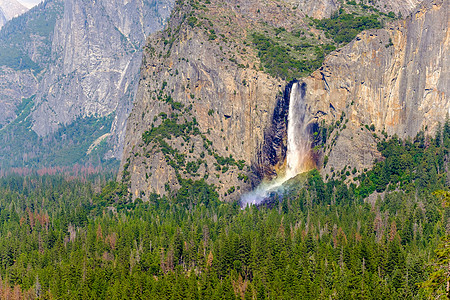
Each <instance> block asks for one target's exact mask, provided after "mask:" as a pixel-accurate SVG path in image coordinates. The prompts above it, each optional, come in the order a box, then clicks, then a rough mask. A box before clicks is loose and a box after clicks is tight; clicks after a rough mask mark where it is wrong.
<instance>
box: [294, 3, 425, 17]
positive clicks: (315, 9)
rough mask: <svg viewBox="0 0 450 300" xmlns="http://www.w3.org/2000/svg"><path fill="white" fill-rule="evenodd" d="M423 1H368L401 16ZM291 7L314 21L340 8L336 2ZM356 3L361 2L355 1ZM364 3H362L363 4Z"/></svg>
mask: <svg viewBox="0 0 450 300" xmlns="http://www.w3.org/2000/svg"><path fill="white" fill-rule="evenodd" d="M422 1H423V0H374V1H370V3H371V4H373V5H374V6H375V7H376V8H378V9H379V10H380V11H382V12H384V13H389V12H394V13H396V14H401V15H402V16H405V17H406V16H407V15H409V14H410V13H411V12H412V11H413V10H414V9H415V8H416V7H417V5H418V4H419V3H420V2H422ZM290 2H291V3H292V5H293V6H294V7H296V8H298V9H299V10H300V11H301V12H303V13H304V14H306V15H308V16H310V17H313V18H315V19H323V18H329V17H330V16H331V15H332V14H333V13H334V12H336V11H337V10H338V9H339V8H340V7H341V2H342V1H338V0H317V1H310V0H290ZM356 2H357V3H361V1H359V0H357V1H356ZM363 3H364V2H363Z"/></svg>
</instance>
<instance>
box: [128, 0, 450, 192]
mask: <svg viewBox="0 0 450 300" xmlns="http://www.w3.org/2000/svg"><path fill="white" fill-rule="evenodd" d="M263 2H264V1H237V2H236V3H232V4H231V3H228V4H225V3H222V2H220V3H219V2H216V1H211V4H209V5H207V6H206V5H200V7H192V6H179V7H178V8H176V9H175V10H174V12H173V14H172V17H171V21H170V23H169V26H168V27H167V28H166V30H165V31H164V32H161V33H158V34H155V35H153V36H152V37H151V38H150V39H149V40H148V42H147V45H148V46H147V48H146V51H145V53H144V62H143V66H142V70H141V79H140V84H139V89H138V94H137V98H136V102H135V105H134V107H133V110H132V112H131V114H130V118H129V121H128V126H127V133H126V141H125V148H124V155H123V160H122V164H121V173H120V175H119V178H120V179H121V180H123V181H124V182H126V183H128V185H129V189H130V191H131V192H132V194H133V197H134V198H138V197H139V198H142V199H144V200H146V199H149V194H150V193H152V192H155V193H158V194H167V193H173V192H174V191H176V190H177V189H178V188H180V186H182V185H183V182H184V180H186V179H189V178H190V179H193V180H205V181H206V182H207V183H211V184H214V185H216V186H217V187H218V191H219V195H220V197H221V198H222V199H225V200H227V199H229V200H231V199H237V198H238V197H239V194H241V193H242V192H243V191H246V190H248V189H250V188H251V183H250V181H251V180H249V178H250V179H251V177H252V176H253V175H254V172H255V170H256V169H257V168H256V169H255V166H256V167H258V166H261V161H260V160H261V159H262V160H265V159H267V157H268V156H267V155H266V154H265V153H264V151H265V150H264V149H265V147H267V145H268V143H269V144H271V145H269V147H272V148H273V149H275V148H277V149H278V150H275V151H274V152H273V153H275V154H274V155H281V156H282V155H284V154H283V152H284V151H282V150H279V147H280V145H282V144H285V142H284V141H283V139H284V138H285V137H283V134H281V135H278V136H275V135H276V131H278V130H286V129H285V128H286V126H281V127H280V125H279V124H277V122H279V121H280V120H284V119H285V116H283V115H277V111H278V112H279V113H282V112H283V111H285V106H286V105H283V103H284V102H286V101H285V99H286V95H284V96H283V91H284V86H285V85H286V82H285V81H283V80H281V79H277V78H274V77H272V76H268V75H267V74H266V73H265V72H264V71H263V69H262V68H261V67H260V63H261V62H260V61H259V59H258V55H257V52H256V50H255V49H252V48H249V47H245V45H248V40H247V39H246V36H247V35H248V34H250V32H252V31H257V30H265V27H261V25H260V24H265V26H267V24H269V25H272V26H275V27H280V26H282V27H283V28H286V29H287V30H288V31H289V30H292V28H295V27H296V26H299V25H301V24H302V21H299V18H298V16H299V15H300V16H301V15H302V14H303V15H304V14H305V13H304V11H303V12H302V10H305V9H306V8H308V7H309V8H311V7H321V6H320V5H319V6H314V5H313V6H302V5H306V2H301V1H290V2H289V3H288V5H286V6H283V5H271V4H272V3H271V2H270V1H266V2H264V3H263ZM294 2H295V3H294ZM418 2H420V1H408V2H402V1H394V2H392V1H391V2H390V4H391V6H390V7H391V8H394V9H395V10H396V12H401V13H402V14H403V12H407V11H410V10H411V6H413V5H414V4H416V3H418ZM323 3H327V4H325V6H326V7H328V8H330V13H332V11H333V10H335V9H336V8H334V6H330V5H331V4H330V3H334V2H332V1H330V2H323ZM384 3H385V1H378V6H383V7H384ZM386 3H387V2H386ZM316 4H319V3H316ZM447 4H448V1H447ZM293 5H294V6H293ZM295 5H296V6H295ZM333 5H334V4H333ZM447 6H448V5H446V4H445V3H444V1H440V0H436V1H426V2H425V3H424V4H423V5H422V6H421V7H420V8H419V9H418V10H417V11H415V12H414V14H413V15H412V16H411V17H409V18H407V19H406V20H400V21H395V22H394V23H392V24H391V25H389V26H388V27H387V28H385V29H381V30H372V31H368V32H364V33H362V34H360V35H359V36H358V37H357V38H356V39H355V40H354V41H353V42H352V43H350V44H349V45H347V46H345V47H344V48H342V49H340V50H337V51H335V52H333V53H331V54H330V55H329V57H328V58H327V59H326V60H325V63H324V64H323V66H322V68H320V69H319V70H317V71H316V72H314V73H313V74H312V75H311V76H309V77H307V78H304V79H301V81H302V82H304V83H305V84H306V94H305V101H306V102H307V107H308V110H309V113H310V120H311V121H310V122H311V124H312V125H313V127H314V126H317V125H314V124H331V123H333V122H336V121H337V120H339V123H340V124H345V126H342V125H341V126H340V129H339V130H335V131H334V132H333V134H332V136H331V137H330V140H329V142H328V144H327V147H326V151H325V153H322V154H321V156H322V158H323V157H324V156H325V155H327V156H328V158H329V160H328V165H327V168H326V172H330V168H334V169H340V168H342V167H343V166H345V165H350V166H356V167H359V168H362V167H366V166H370V165H371V164H372V163H373V159H374V158H376V157H377V156H378V153H377V151H376V140H375V138H374V135H373V132H372V131H370V130H367V129H366V128H365V126H364V125H371V124H374V126H375V127H376V129H377V130H378V131H377V134H379V135H380V134H381V131H382V130H385V131H386V132H387V133H388V134H398V135H400V136H402V137H405V136H411V135H414V134H416V133H417V131H418V130H420V129H422V128H425V126H428V127H427V129H428V130H433V128H434V127H435V126H436V124H437V122H438V121H443V120H444V119H445V115H446V113H445V112H446V111H448V108H449V102H448V101H449V100H448V91H447V89H448V82H445V78H448V69H447V68H448V67H447V66H448V61H446V59H447V58H446V55H445V53H447V50H448V28H447V27H448V24H447V17H446V15H447V14H448V9H447V8H446V7H447ZM293 7H296V8H295V9H293ZM331 7H333V8H331ZM336 7H338V5H337V6H336ZM386 7H388V5H387V4H386ZM386 7H384V8H386ZM199 8H200V11H201V13H198V12H197V11H198V9H199ZM296 9H298V10H296ZM202 10H203V11H202ZM320 11H324V9H323V7H322V8H320ZM327 14H328V13H326V14H323V15H320V13H318V14H317V17H325V16H326V15H327ZM222 19H224V20H225V21H223V20H222ZM300 19H301V18H300ZM222 22H223V23H222ZM261 28H262V29H261ZM266 32H267V30H266ZM313 32H314V30H313ZM238 33H242V34H238ZM316 34H318V35H320V33H316ZM430 51H431V52H432V53H433V55H428V56H427V55H426V53H427V54H429V53H430ZM284 104H286V103H284ZM278 119H279V120H278ZM347 119H348V120H347ZM277 120H278V121H277ZM323 122H324V123H323ZM272 144H273V145H272ZM275 144H276V145H275ZM330 149H331V151H330ZM277 153H278V154H277ZM227 158H230V159H229V160H228V161H227ZM269 160H270V159H269ZM237 162H243V165H240V164H239V163H237ZM193 164H196V168H194V169H195V170H194V172H192V171H191V170H189V168H188V166H192V165H193ZM319 164H320V159H319ZM262 165H264V162H263V163H262ZM279 167H282V162H280V161H279V160H277V159H275V160H274V163H272V165H271V166H269V167H268V168H267V170H266V171H264V172H266V173H268V174H270V173H273V172H276V171H277V168H279ZM263 168H264V166H263ZM271 168H272V169H271ZM260 179H261V178H259V179H257V180H255V181H253V183H257V182H258V180H260Z"/></svg>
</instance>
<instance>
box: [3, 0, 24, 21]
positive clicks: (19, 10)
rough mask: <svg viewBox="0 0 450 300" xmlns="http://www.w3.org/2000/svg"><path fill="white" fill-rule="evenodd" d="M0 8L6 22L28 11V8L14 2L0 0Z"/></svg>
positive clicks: (13, 0)
mask: <svg viewBox="0 0 450 300" xmlns="http://www.w3.org/2000/svg"><path fill="white" fill-rule="evenodd" d="M0 8H1V9H2V10H3V13H4V15H5V18H6V20H8V21H9V20H11V19H12V18H15V17H17V16H19V15H21V14H23V13H25V12H26V11H27V10H28V8H26V7H25V6H23V5H22V4H20V3H19V2H18V1H16V0H0Z"/></svg>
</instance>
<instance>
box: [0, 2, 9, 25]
mask: <svg viewBox="0 0 450 300" xmlns="http://www.w3.org/2000/svg"><path fill="white" fill-rule="evenodd" d="M6 22H8V20H7V19H6V17H5V13H4V12H3V10H2V8H1V7H0V28H2V27H3V25H5V23H6Z"/></svg>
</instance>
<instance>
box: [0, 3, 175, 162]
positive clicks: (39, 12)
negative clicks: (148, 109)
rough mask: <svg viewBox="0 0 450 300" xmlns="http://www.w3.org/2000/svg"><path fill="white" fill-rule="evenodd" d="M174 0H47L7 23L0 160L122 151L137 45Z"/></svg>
mask: <svg viewBox="0 0 450 300" xmlns="http://www.w3.org/2000/svg"><path fill="white" fill-rule="evenodd" d="M172 5H173V1H171V0H170V1H166V0H162V1H147V0H134V1H127V2H126V3H124V2H122V1H95V2H92V1H87V0H48V1H45V2H43V3H41V4H39V5H37V6H35V7H33V8H32V9H31V10H30V11H28V12H27V13H26V14H24V15H21V16H19V17H18V18H15V19H13V20H12V21H11V22H9V23H7V24H6V25H5V26H4V28H3V29H2V30H1V32H0V49H1V51H0V86H1V87H2V88H1V90H0V109H2V111H4V114H2V116H0V127H2V129H1V130H0V141H1V142H0V166H1V167H2V168H7V167H13V166H14V167H17V166H37V165H50V166H51V165H61V164H73V163H85V162H88V161H89V162H93V163H96V164H97V163H99V162H100V161H101V160H102V159H103V158H104V157H105V154H106V153H107V157H108V158H120V155H121V145H122V142H121V140H123V132H124V130H123V128H124V126H125V123H126V118H127V115H128V111H129V109H130V107H131V104H132V100H133V98H134V93H135V89H136V87H137V83H138V78H139V77H138V76H139V68H140V64H141V53H142V46H143V44H144V42H145V40H146V37H147V36H148V34H150V33H151V32H154V31H156V30H158V29H161V28H162V26H163V25H164V23H165V20H166V18H167V17H168V16H169V14H170V11H171V8H172ZM22 99H24V100H22ZM99 138H100V139H99ZM94 142H96V143H94ZM95 146H97V147H95Z"/></svg>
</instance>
